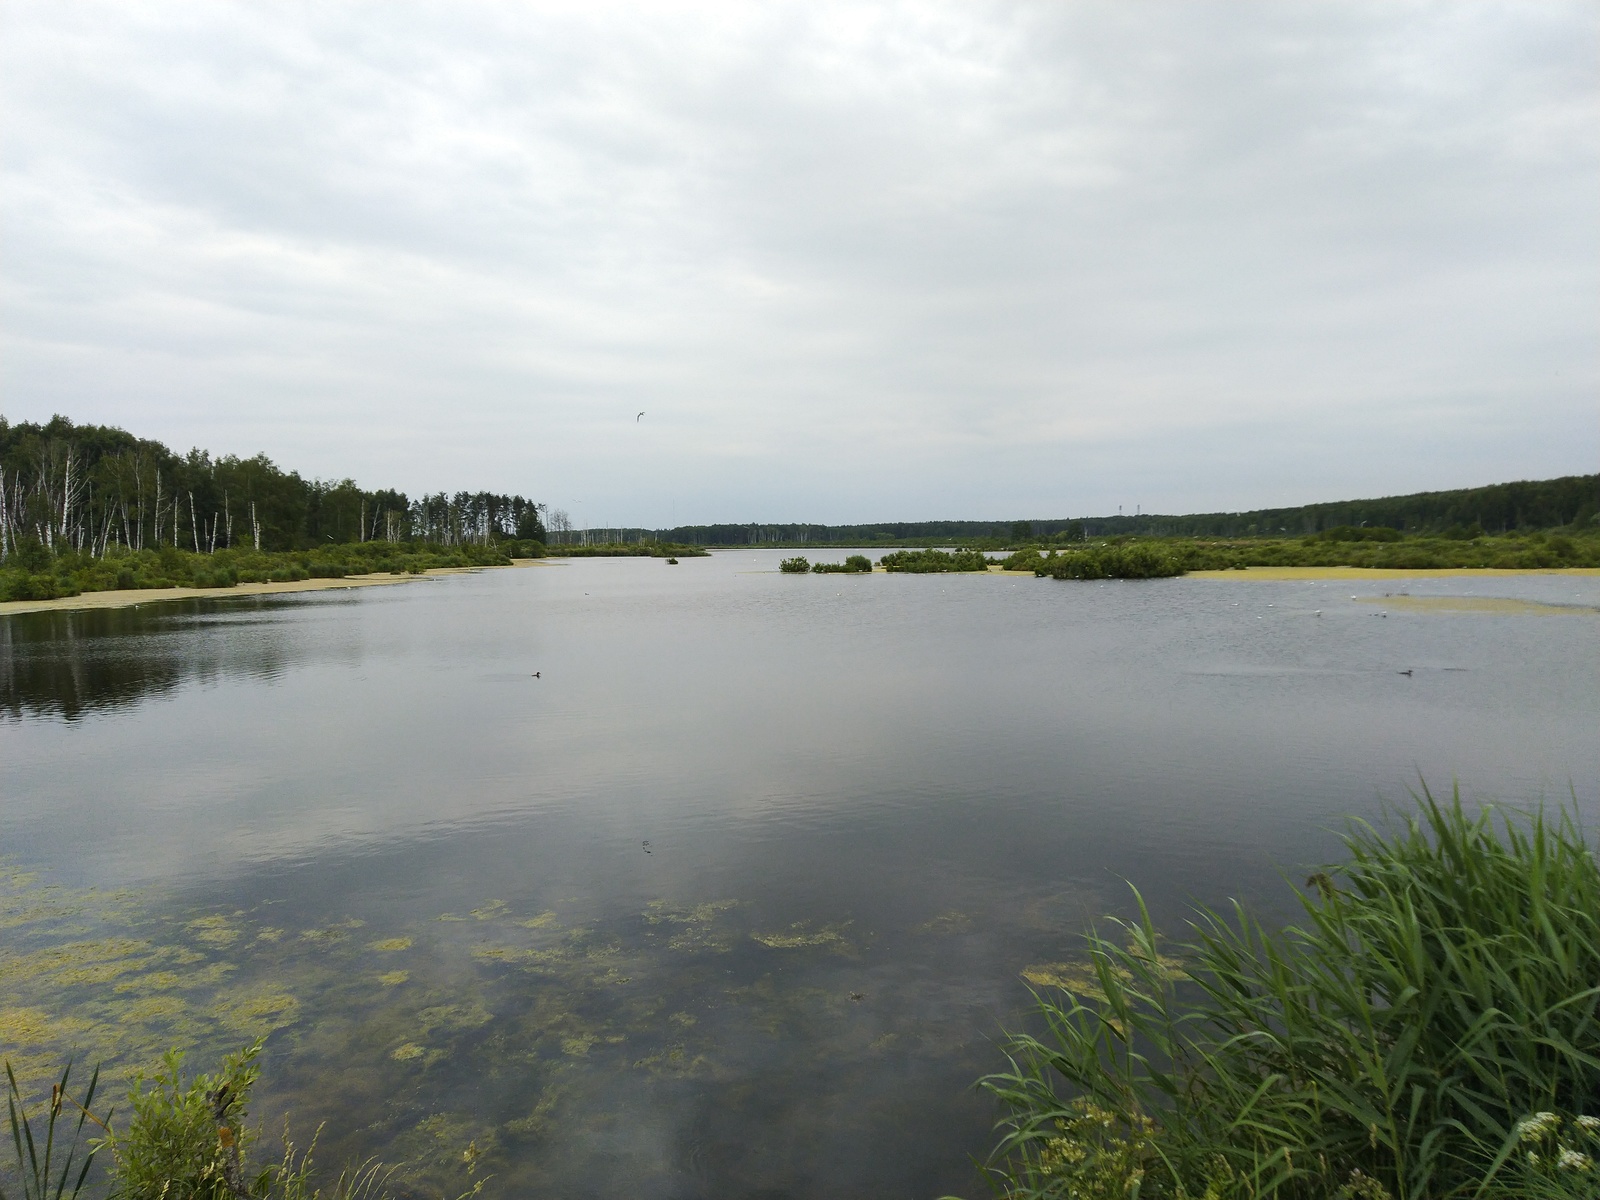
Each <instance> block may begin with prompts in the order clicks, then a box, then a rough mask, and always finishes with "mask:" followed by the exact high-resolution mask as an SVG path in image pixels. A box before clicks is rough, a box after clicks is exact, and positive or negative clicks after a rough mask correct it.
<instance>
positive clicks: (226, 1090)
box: [106, 1041, 272, 1200]
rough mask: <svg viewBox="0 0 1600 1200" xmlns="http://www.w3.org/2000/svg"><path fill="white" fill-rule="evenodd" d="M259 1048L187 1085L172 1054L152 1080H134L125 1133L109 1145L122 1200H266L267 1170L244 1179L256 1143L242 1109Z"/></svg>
mask: <svg viewBox="0 0 1600 1200" xmlns="http://www.w3.org/2000/svg"><path fill="white" fill-rule="evenodd" d="M260 1053H261V1043H260V1042H259V1041H258V1042H255V1043H254V1044H252V1045H250V1046H248V1047H246V1048H245V1049H244V1050H242V1051H240V1052H239V1053H238V1054H234V1055H230V1056H229V1057H228V1058H227V1059H225V1060H224V1061H223V1064H222V1069H221V1070H220V1071H218V1072H217V1073H216V1074H215V1075H200V1076H197V1077H196V1078H195V1079H193V1080H192V1081H190V1082H189V1083H188V1084H185V1083H184V1081H183V1079H182V1075H181V1068H182V1065H183V1055H182V1053H181V1052H179V1051H177V1050H170V1051H168V1052H167V1055H166V1057H165V1058H164V1059H163V1060H162V1069H161V1070H160V1071H159V1072H158V1073H157V1074H156V1075H155V1077H154V1078H152V1079H148V1080H147V1079H144V1078H142V1077H141V1078H136V1079H135V1081H134V1084H133V1088H132V1090H131V1091H130V1093H129V1096H128V1102H129V1104H130V1105H131V1106H132V1109H133V1116H132V1118H131V1119H130V1120H129V1122H128V1127H127V1130H126V1131H125V1132H123V1133H120V1134H112V1135H111V1136H109V1137H108V1138H107V1139H106V1142H107V1145H108V1146H109V1147H110V1149H111V1154H112V1158H113V1167H112V1173H113V1175H114V1176H115V1192H116V1195H117V1197H118V1200H234V1198H235V1197H239V1196H244V1195H250V1196H265V1195H266V1194H267V1193H268V1190H269V1187H270V1184H271V1182H272V1171H271V1170H270V1169H268V1170H266V1171H263V1172H260V1173H259V1174H258V1175H257V1176H256V1177H255V1178H254V1179H251V1180H248V1181H247V1180H246V1179H245V1174H244V1172H245V1166H244V1164H245V1161H246V1159H247V1156H248V1154H249V1150H250V1147H251V1145H252V1143H253V1142H254V1141H255V1135H254V1133H253V1132H252V1131H251V1130H250V1129H249V1128H248V1127H247V1126H246V1124H245V1117H246V1112H245V1105H246V1104H247V1103H248V1100H249V1096H250V1089H251V1087H252V1086H253V1085H254V1083H255V1081H256V1077H257V1076H258V1075H259V1074H260V1068H259V1067H258V1066H257V1065H256V1059H257V1057H258V1056H259V1055H260Z"/></svg>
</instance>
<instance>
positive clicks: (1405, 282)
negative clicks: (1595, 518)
mask: <svg viewBox="0 0 1600 1200" xmlns="http://www.w3.org/2000/svg"><path fill="white" fill-rule="evenodd" d="M0 121H3V129H0V412H3V413H4V414H5V415H6V416H7V417H9V418H10V419H12V420H13V421H15V420H32V419H43V418H47V417H48V416H49V415H50V414H51V413H52V412H62V413H65V414H67V415H69V416H71V417H73V418H74V419H77V420H88V421H98V422H107V423H113V424H118V425H121V426H123V427H125V428H128V429H130V430H133V431H135V432H138V433H141V434H144V435H147V436H153V437H158V438H161V439H162V440H165V441H167V442H169V443H171V444H174V445H176V446H180V447H184V448H187V447H188V446H191V445H200V446H204V447H208V448H210V449H211V450H213V451H216V452H221V453H239V454H251V453H255V452H257V451H262V450H264V451H265V452H267V453H268V454H269V455H271V456H272V457H273V458H274V459H276V460H278V461H279V462H280V463H282V464H284V465H285V466H290V467H294V468H297V469H299V470H300V471H302V472H303V473H307V474H312V475H317V476H323V477H327V476H345V475H350V476H353V477H355V478H356V479H357V480H358V481H359V482H361V483H363V484H364V485H367V486H398V487H401V488H403V489H407V490H410V491H413V492H416V491H419V490H422V489H429V490H433V489H437V488H447V489H456V488H467V487H470V488H480V487H483V488H493V489H495V490H507V491H519V492H522V493H525V494H530V495H535V496H537V497H539V498H541V499H544V500H547V501H548V502H550V503H552V504H553V505H556V506H559V507H565V508H568V509H569V510H571V511H572V512H573V514H574V516H575V518H577V519H578V521H579V523H584V522H587V523H591V524H600V523H602V522H605V523H611V524H618V523H641V524H647V525H654V524H669V523H676V522H689V521H713V520H746V521H754V520H767V521H772V520H808V521H819V522H821V521H828V522H836V521H847V520H873V519H917V518H935V517H984V518H1010V517H1017V516H1035V517H1043V516H1067V515H1082V514H1093V513H1103V512H1108V511H1115V510H1116V507H1117V506H1118V505H1123V506H1125V507H1126V508H1127V509H1128V510H1129V511H1132V510H1133V506H1134V505H1135V504H1139V505H1142V506H1143V507H1144V509H1145V510H1146V511H1152V510H1155V511H1195V510H1212V509H1236V508H1243V507H1254V506H1258V505H1264V504H1286V503H1299V502H1306V501H1313V500H1322V499H1336V498H1341V497H1350V496H1357V495H1374V494H1393V493H1397V492H1407V491H1416V490H1421V489H1426V488H1439V487H1457V486H1466V485H1472V484H1480V483H1489V482H1495V481H1499V480H1503V479H1510V478H1530V477H1531V478H1537V477H1546V476H1551V475H1557V474H1564V473H1571V472H1589V471H1594V470H1596V469H1597V461H1600V416H1597V413H1600V404H1597V396H1600V5H1596V4H1594V3H1593V2H1592V0H1578V2H1574V3H1537V2H1533V0H1509V2H1507V3H1503V4H1475V3H1465V2H1450V3H1432V4H1419V3H1405V2H1401V0H1377V2H1374V3H1359V2H1356V0H1340V2H1337V3H1332V2H1330V3H1293V2H1287V0H1271V2H1263V3H1247V2H1244V0H1228V2H1226V3H1206V2H1204V0H1177V2H1171V3H1163V2H1155V0H1151V2H1142V0H1141V2H1129V0H1114V2H1108V3H1094V2H1087V0H1084V2H1064V0H1058V2H1055V3H1042V4H1026V3H1016V4H1011V3H1008V4H983V3H978V2H974V0H961V2H959V3H953V4H949V5H943V4H939V3H934V2H931V0H930V2H927V3H915V4H904V5H897V4H885V5H879V4H872V3H848V4H840V5H831V4H829V3H826V2H807V3H803V4H783V3H765V4H759V5H757V4H751V5H743V6H734V5H673V4H654V3H652V4H627V5H610V4H607V3H605V0H598V2H597V0H582V2H581V3H574V4H570V5H561V4H552V5H543V4H523V3H462V2H457V0H452V2H450V3H439V4H427V3H387V2H386V3H383V4H371V3H367V4H354V3H351V4H340V3H325V2H318V3H304V4H294V3H288V2H285V0H273V2H271V3H258V4H225V3H195V2H193V0H183V2H181V3H180V2H171V3H164V2H161V0H153V2H149V3H128V2H127V0H115V2H109V3H95V2H92V0H84V2H79V0H74V2H73V3H69V4H63V3H60V2H59V0H6V3H5V5H4V6H3V7H0ZM641 410H643V411H644V413H645V416H644V417H643V418H642V419H640V420H635V415H636V413H638V412H639V411H641Z"/></svg>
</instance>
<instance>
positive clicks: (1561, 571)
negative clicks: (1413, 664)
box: [1188, 567, 1600, 582]
mask: <svg viewBox="0 0 1600 1200" xmlns="http://www.w3.org/2000/svg"><path fill="white" fill-rule="evenodd" d="M1512 575H1600V567H1508V568H1500V567H1417V568H1415V569H1413V570H1406V569H1403V568H1400V567H1246V568H1245V569H1244V570H1242V571H1238V570H1233V571H1190V572H1189V575H1188V577H1189V578H1190V579H1258V580H1267V581H1272V580H1294V579H1348V580H1366V581H1369V582H1370V581H1371V580H1374V579H1504V578H1507V577H1509V576H1512Z"/></svg>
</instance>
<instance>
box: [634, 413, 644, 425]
mask: <svg viewBox="0 0 1600 1200" xmlns="http://www.w3.org/2000/svg"><path fill="white" fill-rule="evenodd" d="M643 418H644V414H643V413H640V414H639V415H638V416H637V417H635V418H634V419H633V423H634V424H635V425H637V424H638V423H639V422H640V421H641V420H642V419H643Z"/></svg>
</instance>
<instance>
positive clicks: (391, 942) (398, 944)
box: [369, 937, 411, 954]
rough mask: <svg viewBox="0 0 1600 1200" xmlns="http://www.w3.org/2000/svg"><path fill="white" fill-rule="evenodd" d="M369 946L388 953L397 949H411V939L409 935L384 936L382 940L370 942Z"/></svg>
mask: <svg viewBox="0 0 1600 1200" xmlns="http://www.w3.org/2000/svg"><path fill="white" fill-rule="evenodd" d="M369 948H370V949H373V950H381V951H383V952H384V953H386V954H387V953H391V952H393V951H395V950H409V949H411V939H410V938H408V937H392V938H384V939H383V940H382V941H379V942H372V943H370V944H369Z"/></svg>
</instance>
